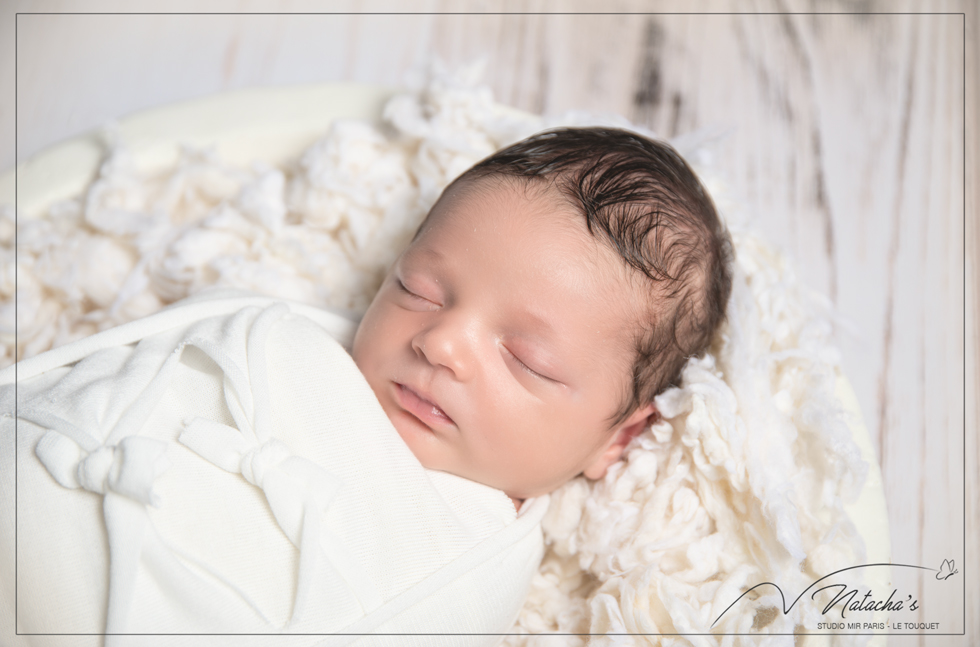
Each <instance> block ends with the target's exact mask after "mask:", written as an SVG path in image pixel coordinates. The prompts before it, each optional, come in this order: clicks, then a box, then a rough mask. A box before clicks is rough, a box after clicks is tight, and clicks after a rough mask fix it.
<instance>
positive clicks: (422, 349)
mask: <svg viewBox="0 0 980 647" xmlns="http://www.w3.org/2000/svg"><path fill="white" fill-rule="evenodd" d="M474 347H475V331H474V330H473V326H472V325H469V324H468V322H467V321H466V320H465V319H464V318H463V317H461V316H454V315H453V314H449V313H440V315H439V317H438V319H436V320H434V321H432V322H430V324H429V325H428V326H426V327H425V329H424V330H422V331H420V332H419V334H417V335H416V336H415V337H414V338H413V339H412V348H413V349H414V350H415V352H416V354H418V356H419V357H420V358H422V359H424V360H426V361H427V362H429V363H430V364H432V365H433V366H444V367H446V368H447V369H449V370H450V371H452V372H453V375H454V376H455V377H456V379H457V380H459V381H466V380H468V379H469V378H470V377H471V374H472V370H473V367H474V364H475V362H474V360H473V357H474V352H473V349H474Z"/></svg>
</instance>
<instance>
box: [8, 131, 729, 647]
mask: <svg viewBox="0 0 980 647" xmlns="http://www.w3.org/2000/svg"><path fill="white" fill-rule="evenodd" d="M731 256H732V252H731V243H730V241H729V239H728V235H727V233H726V231H725V229H724V227H723V226H722V224H721V222H720V220H719V218H718V216H717V214H716V212H715V209H714V207H713V205H712V203H711V200H710V198H709V197H708V195H707V193H706V192H705V191H704V189H703V187H702V186H701V184H700V183H699V181H698V180H697V178H696V177H695V175H694V174H693V173H692V172H691V170H690V169H689V168H688V166H687V164H686V163H685V162H684V161H683V160H682V159H681V158H680V157H679V156H678V155H677V153H675V152H674V151H673V150H672V149H671V148H670V147H669V146H667V145H665V144H662V143H659V142H654V141H650V140H648V139H646V138H643V137H641V136H639V135H636V134H633V133H629V132H626V131H622V130H616V129H599V128H587V129H565V130H557V131H550V132H545V133H541V134H539V135H536V136H534V137H532V138H530V139H527V140H524V141H522V142H519V143H517V144H515V145H513V146H511V147H509V148H507V149H504V150H502V151H500V152H498V153H496V154H494V155H493V156H491V157H489V158H487V159H485V160H484V161H482V162H480V163H479V164H477V165H476V166H474V167H473V168H472V169H470V170H469V171H467V172H466V173H464V174H463V175H462V176H461V177H459V178H458V179H457V180H455V181H454V182H453V183H452V184H451V185H450V186H449V187H448V188H447V189H446V190H445V191H444V193H443V194H442V196H441V197H440V199H439V200H438V202H437V203H436V204H435V205H434V206H433V208H432V210H431V211H430V213H429V214H428V216H427V218H426V219H425V221H424V222H423V223H422V225H421V227H420V228H419V230H418V232H417V233H416V235H415V238H414V240H413V241H412V243H411V244H410V245H409V247H408V249H407V250H405V252H404V253H403V254H402V255H401V256H400V257H399V259H398V260H397V262H396V263H395V264H394V266H393V267H392V269H391V272H390V273H389V275H388V276H387V278H386V279H385V281H384V283H383V284H382V286H381V288H380V290H379V292H378V293H377V296H376V297H375V299H374V301H373V303H372V304H371V306H370V308H369V309H368V311H367V312H366V314H365V315H364V317H363V319H362V320H361V322H360V324H359V326H357V327H356V334H355V324H354V323H353V322H350V321H349V320H347V319H345V318H343V317H342V316H340V315H339V314H336V313H331V312H329V311H324V310H322V309H318V308H312V307H310V306H304V305H301V304H295V303H289V304H287V303H283V302H282V301H281V300H277V299H275V298H270V297H259V296H254V295H245V296H243V295H241V294H232V295H228V294H211V295H207V294H205V295H199V296H197V297H194V298H192V299H188V300H186V301H184V302H181V303H178V304H174V305H173V306H170V307H168V308H167V309H165V310H163V311H161V312H159V313H157V314H155V315H152V316H150V317H147V318H145V319H142V320H139V321H135V322H131V323H129V324H125V325H123V326H120V327H118V328H115V329H112V330H108V331H105V332H102V333H99V334H97V335H94V336H92V337H89V338H86V339H82V340H79V341H77V342H73V343H71V344H68V345H66V346H63V347H61V348H57V349H54V350H52V351H49V352H47V353H44V354H42V355H39V356H37V357H34V358H31V359H29V360H25V361H24V362H21V363H20V364H18V365H17V366H16V367H11V368H10V369H6V370H4V371H0V385H6V386H2V387H0V406H2V409H0V412H2V413H3V414H4V415H3V417H2V418H0V559H2V560H3V561H2V562H0V614H2V615H0V632H2V635H3V638H4V639H7V638H11V639H13V634H14V631H15V630H16V631H17V632H18V633H19V634H22V635H20V636H18V637H17V640H20V641H21V643H20V644H32V643H31V642H30V641H31V640H32V638H31V637H30V634H89V635H88V636H85V637H80V636H78V635H72V636H66V637H65V638H64V641H65V644H73V645H74V644H102V640H103V638H102V635H101V634H105V644H107V645H114V644H127V645H128V644H157V643H158V644H168V645H169V644H173V640H175V636H174V635H173V634H182V635H181V636H180V640H181V641H182V643H181V644H216V643H218V642H227V643H228V644H235V645H240V644H252V643H254V644H257V645H262V644H267V642H268V636H269V635H276V634H282V633H290V634H301V636H295V637H294V638H293V639H291V641H292V642H291V643H290V644H310V645H313V644H331V645H332V644H334V643H337V644H347V643H350V642H352V641H355V640H357V635H358V634H368V633H373V634H385V635H389V636H388V637H385V636H375V637H374V638H375V640H374V641H373V642H371V644H372V645H373V644H379V643H384V644H389V643H390V644H393V645H394V644H399V645H404V644H420V645H422V644H426V643H427V642H428V640H429V639H428V638H427V637H426V635H425V634H432V633H445V634H454V636H453V638H452V641H453V642H452V644H474V645H476V644H487V643H493V642H496V640H497V637H496V636H494V635H493V634H500V633H502V632H506V631H507V630H508V629H510V627H511V626H512V624H513V622H514V619H515V617H516V615H517V612H518V610H519V609H520V607H521V604H522V602H523V599H524V596H526V593H527V590H528V586H529V584H530V580H531V577H532V576H533V574H534V573H535V571H536V569H537V566H538V563H539V561H540V559H541V555H542V550H543V545H542V538H541V531H540V521H541V518H542V517H543V515H544V513H545V511H546V510H547V503H548V497H547V496H546V495H547V494H548V493H549V492H551V491H553V490H554V489H556V488H557V487H559V486H561V485H562V484H563V483H565V482H567V481H568V480H570V479H572V478H574V477H576V476H578V475H580V474H582V475H584V476H585V477H587V478H592V479H597V478H601V477H602V476H603V475H604V474H605V472H606V470H607V469H608V468H609V466H611V465H612V464H614V463H615V462H616V461H618V460H619V459H620V457H621V456H622V454H623V452H624V450H625V448H626V447H627V445H628V444H629V442H630V440H631V439H632V438H633V437H634V436H636V435H637V434H638V433H640V432H641V431H642V430H643V428H644V427H645V426H646V425H647V424H648V423H649V422H650V421H651V419H655V418H656V417H657V415H658V414H657V411H656V408H655V406H654V404H653V402H654V397H655V396H656V395H657V394H658V393H660V392H661V391H663V390H664V389H665V388H666V387H667V386H669V385H670V384H672V383H675V382H676V381H677V380H678V378H679V375H680V371H681V368H682V366H683V365H684V363H685V361H686V360H687V359H688V358H689V357H691V356H696V355H700V354H701V353H703V352H704V351H705V349H706V348H707V347H708V344H709V342H710V340H711V337H712V334H713V333H714V331H715V329H716V327H717V326H718V324H719V322H720V321H721V320H722V318H723V313H724V309H725V304H726V301H727V299H728V295H729V292H730V286H731V276H730V268H729V264H730V261H731ZM345 347H347V348H350V349H351V352H350V354H348V352H347V350H345ZM15 377H16V380H17V382H16V388H14V380H15ZM15 399H16V405H15ZM15 461H16V464H15ZM15 474H16V480H15ZM15 497H16V515H15V512H14V505H13V503H14V500H15ZM15 546H16V560H15ZM13 573H16V574H17V577H16V579H15V578H14V577H13V575H12V574H13ZM15 608H16V613H17V614H18V615H17V617H16V619H15V618H14V609H15ZM15 623H16V626H15ZM158 634H163V635H162V636H160V635H158ZM228 634H235V635H233V636H228ZM323 634H338V635H333V636H324V635H323ZM395 634H402V635H395ZM405 634H411V635H413V636H414V638H409V637H407V636H406V635H405ZM42 640H46V641H48V642H44V644H46V645H47V644H54V643H52V642H50V641H52V640H55V639H54V638H52V637H50V636H48V637H45V638H43V639H42ZM413 640H414V643H413V642H412V641H413ZM80 641H81V642H80ZM250 641H251V642H250ZM385 641H387V643H386V642H385ZM14 644H18V643H14Z"/></svg>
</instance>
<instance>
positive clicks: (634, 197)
mask: <svg viewBox="0 0 980 647" xmlns="http://www.w3.org/2000/svg"><path fill="white" fill-rule="evenodd" d="M488 177H506V178H514V179H518V180H520V181H523V182H525V183H527V184H534V183H537V182H545V183H550V184H551V185H552V186H554V187H555V188H556V189H557V190H558V191H559V192H560V193H561V194H562V195H563V196H564V197H565V198H567V199H568V200H569V201H570V202H571V203H572V205H573V206H574V207H575V208H576V209H578V210H580V211H581V213H582V214H583V216H584V217H585V222H586V225H587V227H588V229H589V232H590V233H591V234H592V235H593V236H596V237H597V238H599V239H601V240H604V241H606V242H607V243H608V244H610V245H611V246H612V247H613V248H615V250H616V251H617V252H618V253H619V255H620V256H621V257H622V259H623V260H624V261H625V262H626V263H627V264H628V265H629V266H630V267H631V268H633V269H634V270H636V271H637V272H639V273H640V274H642V275H643V276H645V277H646V278H647V279H649V281H650V282H652V284H653V294H652V296H653V297H654V300H653V302H654V303H656V308H655V309H654V310H653V311H652V314H651V316H650V318H649V320H646V321H642V322H641V330H640V331H639V334H637V336H636V339H635V346H636V359H635V361H634V363H633V368H632V373H633V375H632V385H631V391H630V393H628V394H627V396H626V397H625V398H624V401H623V404H622V405H621V407H620V409H619V411H617V412H616V414H614V420H613V422H612V424H613V425H616V424H618V423H619V422H621V421H623V420H625V419H626V418H627V417H628V416H629V415H630V414H631V413H632V412H633V411H635V410H636V409H638V408H639V407H641V406H643V405H644V404H646V403H649V402H653V399H654V397H655V396H656V395H658V394H659V393H661V392H663V391H664V390H665V389H667V388H668V387H669V386H671V385H677V384H678V383H679V381H680V375H681V370H682V369H683V367H684V364H685V363H686V362H687V359H688V358H690V357H694V356H701V355H702V354H703V353H704V352H705V351H706V350H707V349H708V347H709V345H710V344H711V338H712V335H713V334H714V332H715V330H716V329H717V327H718V326H719V325H720V323H721V322H722V321H723V320H724V318H725V307H726V305H727V303H728V297H729V295H730V294H731V289H732V270H731V265H732V260H733V257H734V252H733V248H732V243H731V239H730V237H729V235H728V231H727V230H726V229H725V226H724V224H723V223H722V222H721V219H720V218H719V217H718V213H717V211H716V210H715V206H714V204H713V203H712V201H711V198H710V197H709V196H708V193H707V191H705V189H704V187H703V186H702V185H701V182H700V181H699V180H698V178H697V176H696V175H695V174H694V172H693V171H692V170H691V168H690V167H689V166H688V165H687V163H686V162H685V161H684V159H683V158H682V157H681V156H680V155H679V154H678V153H677V152H676V151H675V150H674V149H673V148H672V147H671V146H670V145H668V144H667V143H665V142H661V141H653V140H650V139H648V138H646V137H643V136H641V135H639V134H637V133H633V132H630V131H627V130H621V129H617V128H561V129H557V130H550V131H545V132H542V133H539V134H537V135H534V136H532V137H529V138H528V139H525V140H523V141H520V142H518V143H516V144H513V145H512V146H509V147H507V148H504V149H502V150H500V151H498V152H497V153H494V154H493V155H491V156H490V157H487V158H486V159H484V160H483V161H481V162H479V163H478V164H476V166H474V167H472V168H471V169H469V170H468V171H466V172H465V173H464V174H463V175H461V176H460V177H459V178H457V179H456V180H455V181H454V182H453V184H454V185H458V184H459V183H463V182H469V181H472V180H479V179H483V178H488Z"/></svg>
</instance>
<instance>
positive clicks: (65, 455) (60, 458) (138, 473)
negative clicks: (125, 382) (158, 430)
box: [34, 431, 170, 506]
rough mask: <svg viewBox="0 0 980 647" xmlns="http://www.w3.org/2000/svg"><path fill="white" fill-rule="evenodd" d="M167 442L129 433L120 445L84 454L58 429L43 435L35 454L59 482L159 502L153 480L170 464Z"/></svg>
mask: <svg viewBox="0 0 980 647" xmlns="http://www.w3.org/2000/svg"><path fill="white" fill-rule="evenodd" d="M166 452H167V444H166V443H164V442H162V441H159V440H154V439H152V438H145V437H143V436H127V437H125V438H123V439H122V440H121V441H119V444H118V445H115V446H113V445H103V446H101V447H99V448H98V449H96V450H95V451H92V452H90V453H89V454H88V455H84V453H83V450H82V449H81V448H80V447H79V446H78V445H77V444H75V442H74V441H72V440H71V439H69V438H66V437H65V436H63V435H62V434H60V433H58V432H56V431H49V432H48V433H46V434H44V435H43V436H42V437H41V440H40V441H38V443H37V446H36V447H35V448H34V453H35V454H36V455H37V457H38V460H40V461H41V464H43V465H44V467H45V469H47V470H48V473H49V474H51V476H52V477H53V478H54V480H56V481H57V482H58V483H59V484H60V485H62V486H63V487H66V488H70V489H77V488H84V489H86V490H88V491H90V492H95V493H96V494H106V493H107V492H109V491H112V492H116V493H117V494H122V495H123V496H127V497H129V498H131V499H133V500H135V501H139V502H140V503H148V504H150V505H153V506H159V505H160V499H159V497H158V496H157V495H156V494H154V492H153V482H154V481H155V480H156V478H157V477H158V476H159V475H160V474H162V473H163V472H164V471H166V470H167V468H169V467H170V461H169V460H168V459H167V456H166Z"/></svg>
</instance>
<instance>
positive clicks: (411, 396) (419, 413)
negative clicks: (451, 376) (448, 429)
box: [396, 383, 456, 426]
mask: <svg viewBox="0 0 980 647" xmlns="http://www.w3.org/2000/svg"><path fill="white" fill-rule="evenodd" d="M396 384H397V391H398V396H399V397H398V399H399V400H400V402H399V404H400V405H401V406H402V407H404V408H405V409H406V410H407V411H408V412H409V413H411V414H412V415H414V416H415V417H417V418H419V419H420V420H422V421H423V422H425V423H435V424H451V425H454V426H455V424H456V423H455V422H454V421H453V419H452V417H450V416H449V414H447V413H446V412H445V411H444V410H443V408H442V407H440V406H439V404H438V403H437V402H435V398H433V397H432V396H431V395H429V394H428V393H426V392H425V391H421V390H419V389H416V388H414V387H411V386H408V385H407V384H402V383H396Z"/></svg>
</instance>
